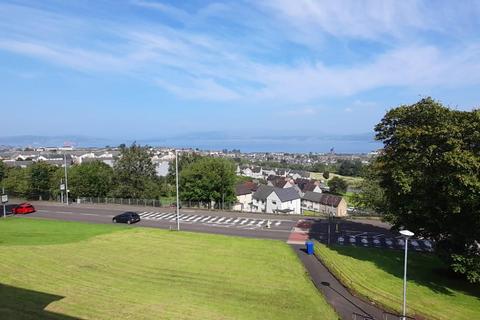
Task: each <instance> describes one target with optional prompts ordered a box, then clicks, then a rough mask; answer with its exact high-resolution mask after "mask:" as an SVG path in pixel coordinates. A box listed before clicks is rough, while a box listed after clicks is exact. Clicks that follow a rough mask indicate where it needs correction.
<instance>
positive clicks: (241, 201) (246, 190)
mask: <svg viewBox="0 0 480 320" xmlns="http://www.w3.org/2000/svg"><path fill="white" fill-rule="evenodd" d="M257 188H258V185H257V184H256V183H254V182H244V183H240V184H238V185H236V186H235V195H236V197H237V203H235V205H234V206H233V210H235V211H252V195H253V193H254V192H255V191H256V190H257Z"/></svg>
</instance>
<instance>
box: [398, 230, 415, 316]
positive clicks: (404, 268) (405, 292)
mask: <svg viewBox="0 0 480 320" xmlns="http://www.w3.org/2000/svg"><path fill="white" fill-rule="evenodd" d="M400 234H401V235H402V236H403V237H404V238H405V258H404V263H405V264H404V266H403V317H402V319H403V320H406V319H407V317H406V314H407V252H408V239H409V238H410V237H412V236H413V235H414V233H413V232H411V231H408V230H400Z"/></svg>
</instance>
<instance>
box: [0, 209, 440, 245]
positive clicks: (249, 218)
mask: <svg viewBox="0 0 480 320" xmlns="http://www.w3.org/2000/svg"><path fill="white" fill-rule="evenodd" d="M32 204H33V205H34V206H35V208H36V209H37V212H36V213H34V214H30V215H26V216H25V217H26V218H31V217H39V218H48V219H57V220H69V221H83V222H92V223H112V218H113V217H114V216H115V215H117V214H120V213H122V212H125V211H133V212H137V213H138V214H139V215H140V217H141V221H140V222H139V223H136V224H135V225H136V226H143V227H154V228H162V229H176V227H177V223H176V214H175V208H154V207H142V206H140V207H136V206H120V205H112V204H106V205H105V204H70V205H68V206H66V205H62V204H60V203H54V202H46V201H37V202H32ZM9 207H11V205H10V206H9ZM297 227H303V229H299V228H297ZM180 228H181V230H186V231H194V232H205V233H215V234H224V235H232V236H241V237H251V238H262V239H276V240H283V241H289V243H296V244H299V243H301V242H303V241H305V240H307V239H308V238H310V239H316V240H318V241H320V242H323V243H329V242H330V243H331V244H334V243H335V244H340V245H353V246H358V247H379V248H385V249H398V250H403V246H404V243H403V240H402V239H401V237H400V236H399V234H398V233H395V232H392V231H390V229H389V228H390V226H389V225H388V224H386V223H383V222H380V221H375V220H340V219H339V220H332V221H330V222H329V221H328V219H313V218H307V217H303V216H288V215H268V214H258V213H245V212H219V211H208V210H199V209H182V210H181V212H180ZM299 230H300V233H302V232H303V234H304V236H303V237H302V236H300V237H297V238H296V239H297V241H296V242H295V241H293V242H292V241H291V239H292V237H291V235H292V234H293V233H294V232H295V231H299ZM329 237H330V241H329ZM410 247H411V248H412V249H413V250H415V251H432V244H431V243H430V242H429V241H426V240H419V239H412V241H411V242H410Z"/></svg>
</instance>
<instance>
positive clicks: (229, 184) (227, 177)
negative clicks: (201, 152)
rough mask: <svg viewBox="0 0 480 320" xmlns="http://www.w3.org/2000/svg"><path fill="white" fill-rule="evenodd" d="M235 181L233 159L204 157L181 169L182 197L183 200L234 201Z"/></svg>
mask: <svg viewBox="0 0 480 320" xmlns="http://www.w3.org/2000/svg"><path fill="white" fill-rule="evenodd" d="M235 181H236V180H235V164H234V163H233V162H232V161H230V160H227V159H222V158H209V157H204V158H201V159H199V160H197V161H195V162H192V163H191V164H190V165H188V166H186V167H185V168H183V170H182V171H181V174H180V197H181V199H182V200H192V201H204V202H208V201H215V202H216V203H233V202H234V201H235V192H234V184H235Z"/></svg>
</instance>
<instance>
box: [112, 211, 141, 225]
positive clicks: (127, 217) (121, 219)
mask: <svg viewBox="0 0 480 320" xmlns="http://www.w3.org/2000/svg"><path fill="white" fill-rule="evenodd" d="M138 221H140V216H139V215H138V213H136V212H124V213H122V214H119V215H118V216H115V217H113V219H112V222H113V223H128V224H131V223H134V222H138Z"/></svg>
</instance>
